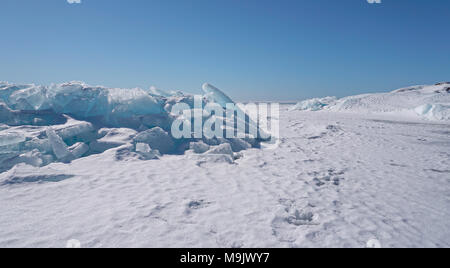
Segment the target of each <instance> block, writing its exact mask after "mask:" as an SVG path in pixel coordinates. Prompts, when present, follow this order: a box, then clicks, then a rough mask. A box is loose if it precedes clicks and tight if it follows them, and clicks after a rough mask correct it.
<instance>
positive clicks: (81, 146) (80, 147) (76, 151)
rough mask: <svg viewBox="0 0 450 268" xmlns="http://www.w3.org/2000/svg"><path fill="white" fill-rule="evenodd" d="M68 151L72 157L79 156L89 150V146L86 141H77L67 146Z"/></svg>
mask: <svg viewBox="0 0 450 268" xmlns="http://www.w3.org/2000/svg"><path fill="white" fill-rule="evenodd" d="M69 151H70V152H71V153H72V155H73V156H74V158H80V157H82V156H83V155H85V154H86V153H87V152H88V151H89V146H88V145H87V144H86V143H82V142H78V143H75V144H74V145H72V146H70V147H69Z"/></svg>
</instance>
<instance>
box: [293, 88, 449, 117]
mask: <svg viewBox="0 0 450 268" xmlns="http://www.w3.org/2000/svg"><path fill="white" fill-rule="evenodd" d="M449 108H450V84H449V83H439V84H436V85H432V86H414V87H407V88H402V89H398V90H395V91H393V92H389V93H376V94H364V95H357V96H350V97H345V98H341V99H335V98H333V97H327V98H323V99H311V100H305V101H302V102H300V103H298V104H297V105H296V106H295V107H294V108H293V109H294V110H307V111H320V110H330V111H336V112H350V113H366V114H383V113H384V114H392V115H397V116H404V117H410V118H421V119H426V120H436V121H439V120H445V121H448V120H450V109H449Z"/></svg>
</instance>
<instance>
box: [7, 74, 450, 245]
mask: <svg viewBox="0 0 450 268" xmlns="http://www.w3.org/2000/svg"><path fill="white" fill-rule="evenodd" d="M73 86H74V85H72V86H70V87H69V89H70V90H72V89H73V88H72V87H73ZM79 86H80V87H78V86H76V88H78V89H79V90H83V89H84V88H92V87H89V86H82V85H79ZM447 86H448V85H447V84H443V85H435V86H423V87H413V88H409V89H406V90H405V89H404V90H402V91H401V92H393V93H381V94H366V95H363V96H357V97H348V98H344V99H340V100H337V101H336V102H337V103H336V104H330V105H328V106H327V107H325V108H323V109H321V110H320V111H307V110H306V111H305V110H295V109H293V108H294V106H292V105H281V107H280V124H281V125H280V137H279V139H278V140H277V141H276V143H275V145H276V146H265V143H261V144H259V143H258V141H257V140H252V139H218V138H213V139H206V138H203V139H188V140H172V141H173V146H172V145H171V144H170V142H169V141H168V140H166V139H171V136H170V135H169V132H168V129H167V128H166V127H164V126H163V125H164V124H159V123H158V122H163V123H167V122H165V121H164V120H165V119H164V118H171V116H172V115H168V112H167V110H165V112H163V113H162V114H161V113H159V114H156V115H155V117H150V116H149V117H147V120H149V121H151V122H152V124H156V125H150V124H149V125H146V124H143V123H142V121H139V120H138V121H133V124H131V125H133V126H134V127H130V125H128V124H127V125H126V126H122V125H119V126H117V125H115V124H111V125H108V124H106V125H105V124H102V123H105V122H107V121H108V119H107V117H103V115H100V117H101V118H103V119H102V121H100V122H99V121H98V120H97V119H98V118H97V117H93V118H90V117H85V116H82V114H81V113H77V114H76V115H75V114H58V113H56V112H54V111H53V112H49V111H45V113H44V112H43V111H41V112H43V113H35V112H38V111H27V112H25V111H22V110H17V107H18V106H19V103H16V104H12V105H13V106H14V109H12V108H11V107H13V106H9V104H8V101H10V99H9V98H5V99H4V100H6V101H5V105H4V106H0V107H7V108H8V109H9V110H8V111H9V112H12V115H13V116H12V117H8V118H5V117H2V120H1V122H2V124H1V125H0V141H1V145H0V163H1V165H0V172H1V173H0V247H65V246H66V245H67V244H68V241H69V242H70V241H79V242H80V246H81V247H234V248H238V247H262V248H268V247H366V246H367V245H368V244H370V245H371V244H373V243H374V242H376V243H375V244H378V243H379V244H380V245H381V246H382V247H450V225H449V222H450V209H449V206H450V199H449V196H450V170H449V167H450V141H449V133H450V123H449V121H448V118H447V119H446V117H445V116H446V115H445V113H446V111H447V110H448V107H446V105H448V103H449V102H448V101H447V100H448V99H447V98H448V97H447V95H445V94H448V93H447V91H446V89H445V88H446V87H447ZM13 87H14V88H15V89H14V90H22V89H26V88H29V87H30V86H28V85H25V86H12V85H10V84H6V83H3V84H0V96H2V98H3V96H6V95H8V96H10V95H11V92H12V91H14V90H12V88H13ZM60 87H61V86H54V87H53V88H60ZM51 88H52V87H49V88H47V94H50V93H48V92H49V90H50V89H51ZM3 90H6V91H7V92H6V91H5V92H4V91H3ZM88 91H90V90H89V89H88ZM106 91H108V92H109V90H106ZM106 91H103V90H99V91H98V92H97V91H96V90H93V91H91V93H92V92H97V93H99V94H100V92H106ZM134 92H135V93H136V94H137V98H140V99H142V101H143V102H147V101H148V100H149V99H147V98H146V97H143V96H141V95H140V94H141V93H139V92H140V91H139V90H137V91H134ZM97 93H95V94H97ZM21 94H22V93H21ZM71 94H72V93H71ZM73 94H75V95H78V94H81V96H84V95H83V94H84V93H73ZM95 94H94V95H95ZM108 94H109V93H108ZM133 94H134V93H133ZM152 97H153V98H155V100H157V102H161V104H160V106H159V107H165V106H166V105H174V104H176V103H179V102H186V103H189V102H190V101H191V100H192V98H191V97H189V96H170V97H155V96H152ZM219 97H220V96H219ZM16 99H17V98H16ZM16 99H15V100H16ZM22 99H24V98H22ZM36 99H38V98H35V97H33V100H27V99H26V98H25V99H24V100H26V102H25V101H22V102H21V103H20V105H23V107H25V106H26V107H45V105H49V106H50V107H54V102H48V100H46V101H44V102H42V104H39V103H40V102H38V101H36ZM68 99H70V101H69V103H76V102H78V100H74V99H73V98H68ZM125 99H126V100H129V99H130V97H129V96H126V98H125ZM219 101H220V98H219ZM80 102H81V100H80ZM125 102H127V101H125ZM27 103H28V104H29V105H28V104H27ZM45 103H46V104H45ZM86 103H90V101H87V102H86ZM115 106H116V107H125V108H124V110H123V111H131V110H132V111H140V109H137V108H136V109H135V108H130V106H129V105H128V104H125V105H123V106H122V105H119V104H118V103H117V102H116V104H115ZM86 107H87V106H86ZM137 107H140V105H137ZM190 107H192V106H190ZM417 107H420V109H419V108H417ZM64 109H65V108H64ZM93 109H94V108H92V109H91V111H93ZM95 109H96V108H95ZM72 110H73V111H81V110H80V109H75V108H73V109H72ZM100 110H101V109H100ZM107 110H108V109H106V110H105V111H107ZM1 111H2V110H0V115H1V116H3V114H2V113H1ZM3 111H4V110H3ZM111 112H112V110H111ZM126 113H127V112H125V114H126ZM10 115H11V114H10ZM36 116H38V117H40V118H43V120H44V121H45V122H46V123H45V124H41V123H40V124H32V122H33V120H32V118H33V117H36ZM127 116H130V118H129V119H130V120H131V119H133V120H137V118H138V117H134V116H133V115H132V113H128V115H127ZM428 116H430V117H431V118H432V120H433V121H432V120H430V119H429V118H428ZM17 117H20V120H18V119H17ZM143 117H145V115H144V116H143ZM435 117H437V119H438V120H437V119H436V118H435ZM115 118H116V119H117V118H120V116H119V115H118V114H115ZM152 118H157V119H152ZM439 118H441V119H439ZM442 118H443V119H442ZM3 119H6V120H5V121H3ZM22 119H24V121H21V120H22ZM91 119H92V120H91ZM159 120H161V121H159ZM116 122H118V121H116ZM155 122H156V123H155ZM9 123H11V124H9ZM24 123H26V124H24ZM158 124H159V125H158ZM255 142H256V143H255ZM159 143H164V145H163V144H159ZM167 144H169V145H170V146H168V147H167V148H163V149H162V150H164V149H167V150H169V149H172V148H174V150H175V151H176V153H173V154H160V153H159V152H158V149H157V146H165V145H167ZM159 149H161V147H160V148H159ZM86 150H87V151H86ZM185 150H186V151H185ZM67 156H73V159H72V161H65V160H64V159H65V158H66V157H67ZM56 158H60V159H62V160H63V161H57V159H56Z"/></svg>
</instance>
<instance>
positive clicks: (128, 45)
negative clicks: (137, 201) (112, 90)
mask: <svg viewBox="0 0 450 268" xmlns="http://www.w3.org/2000/svg"><path fill="white" fill-rule="evenodd" d="M0 11H1V16H0V34H1V36H2V38H1V41H0V80H4V81H10V82H23V83H29V82H35V83H39V84H49V83H51V82H57V83H59V82H65V81H72V80H81V81H85V82H87V83H89V84H93V85H105V86H112V87H149V86H151V85H155V86H157V87H158V88H161V89H178V90H184V91H187V92H192V93H196V92H199V90H200V87H201V84H202V83H203V82H209V83H211V84H214V85H216V86H217V87H219V88H221V89H223V90H224V91H226V92H227V93H228V94H229V95H230V96H232V97H233V98H234V99H237V100H242V101H243V100H298V99H303V98H309V97H315V96H327V95H335V96H345V95H352V94H358V93H366V92H374V91H386V90H392V89H396V88H399V87H402V86H408V85H414V84H429V83H435V82H438V81H443V80H450V19H449V17H448V16H449V14H450V1H448V0H431V1H430V0H382V3H381V4H368V3H367V0H277V1H274V0H82V3H81V4H68V3H67V1H66V0H1V1H0Z"/></svg>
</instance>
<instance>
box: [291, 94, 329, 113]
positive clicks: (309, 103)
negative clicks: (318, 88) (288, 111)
mask: <svg viewBox="0 0 450 268" xmlns="http://www.w3.org/2000/svg"><path fill="white" fill-rule="evenodd" d="M336 100H337V99H336V97H326V98H314V99H310V100H305V101H302V102H299V103H298V104H297V105H295V106H294V107H293V108H292V110H302V111H319V110H322V109H323V108H325V107H326V106H328V105H331V104H333V103H335V102H336Z"/></svg>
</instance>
